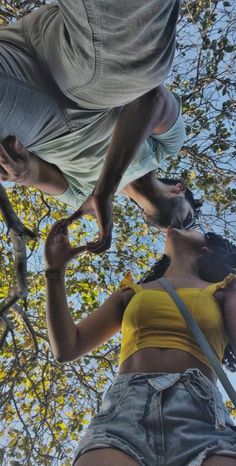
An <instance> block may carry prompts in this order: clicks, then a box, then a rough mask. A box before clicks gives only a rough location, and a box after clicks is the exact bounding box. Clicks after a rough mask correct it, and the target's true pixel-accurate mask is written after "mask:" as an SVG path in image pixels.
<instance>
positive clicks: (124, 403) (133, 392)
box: [72, 369, 236, 466]
mask: <svg viewBox="0 0 236 466" xmlns="http://www.w3.org/2000/svg"><path fill="white" fill-rule="evenodd" d="M108 447H110V448H111V447H114V448H118V449H120V450H122V451H123V452H124V453H127V454H128V455H130V457H132V458H133V459H134V460H136V461H137V463H138V464H139V465H140V466H200V465H202V463H203V461H204V459H205V458H208V457H209V456H211V455H218V456H229V457H233V458H236V427H235V425H234V423H233V421H232V420H231V418H230V416H229V413H228V411H227V409H226V408H225V406H224V404H223V401H222V397H221V394H220V392H219V390H218V388H217V387H216V386H215V385H213V384H212V382H210V381H209V379H208V378H207V377H205V376H204V375H203V374H202V373H201V372H200V371H199V370H198V369H189V370H187V371H186V372H185V373H176V374H175V373H174V374H153V373H150V374H149V373H148V374H124V375H119V376H117V377H116V378H115V380H114V382H113V384H112V385H111V387H110V388H109V389H108V391H107V393H106V395H105V397H104V400H103V403H102V406H101V409H100V411H99V413H98V414H97V415H96V416H95V417H94V418H93V420H92V422H91V424H90V426H89V427H88V429H87V432H86V433H85V435H84V437H83V438H82V440H81V442H80V444H79V447H78V448H76V450H75V453H74V461H73V463H72V464H73V465H74V464H75V462H76V460H78V458H79V457H80V456H81V455H82V454H83V453H85V452H87V451H89V450H92V449H96V448H108Z"/></svg>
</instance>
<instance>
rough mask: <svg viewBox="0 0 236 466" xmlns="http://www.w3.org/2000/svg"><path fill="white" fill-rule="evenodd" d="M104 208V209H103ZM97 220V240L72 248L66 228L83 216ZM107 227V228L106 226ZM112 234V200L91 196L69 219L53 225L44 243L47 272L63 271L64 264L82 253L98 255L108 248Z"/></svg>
mask: <svg viewBox="0 0 236 466" xmlns="http://www.w3.org/2000/svg"><path fill="white" fill-rule="evenodd" d="M104 207H105V208H104ZM86 214H90V215H93V216H94V217H96V218H97V221H98V226H99V233H98V240H97V241H94V242H91V243H88V244H85V245H83V246H78V247H72V246H71V245H70V241H69V236H68V226H69V225H70V224H71V223H72V222H73V221H74V220H76V219H78V218H80V217H82V216H83V215H86ZM107 225H108V226H107ZM111 234H112V199H110V200H108V201H107V199H105V202H104V199H103V198H102V196H100V197H99V196H96V195H94V194H92V195H91V196H89V197H88V198H87V199H86V201H85V202H84V203H83V204H82V206H81V207H80V208H79V209H78V210H77V211H76V212H75V213H74V214H72V215H71V216H70V217H68V218H65V219H62V220H60V221H59V222H57V223H55V224H54V225H53V226H52V228H51V231H50V232H49V235H48V237H47V239H46V243H45V266H46V269H47V270H52V271H54V270H55V271H56V270H61V269H65V267H66V264H67V263H68V262H70V261H71V260H72V259H73V258H74V257H76V256H78V255H79V254H81V253H83V252H93V253H100V252H103V251H105V250H106V249H108V248H109V247H110V244H111Z"/></svg>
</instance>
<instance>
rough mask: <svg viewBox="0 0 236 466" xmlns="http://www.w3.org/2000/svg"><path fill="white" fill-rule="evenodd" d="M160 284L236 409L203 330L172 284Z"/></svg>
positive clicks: (164, 281) (235, 395)
mask: <svg viewBox="0 0 236 466" xmlns="http://www.w3.org/2000/svg"><path fill="white" fill-rule="evenodd" d="M158 281H159V283H160V284H161V285H162V287H163V288H164V289H165V290H166V291H168V293H169V295H170V296H171V298H172V299H173V301H174V302H175V304H176V306H177V307H178V308H179V310H180V312H181V314H182V315H183V317H184V318H185V320H186V322H187V324H188V326H189V327H190V329H191V331H192V333H193V335H194V337H195V338H196V340H197V342H198V344H199V346H200V348H201V349H202V350H203V352H204V353H205V355H206V356H207V357H208V359H209V361H210V363H211V366H212V368H213V369H214V371H215V373H216V375H217V377H218V378H219V380H220V382H221V383H222V385H223V387H224V389H225V391H226V393H227V395H228V396H229V398H230V399H231V401H232V403H233V405H234V406H235V408H236V392H235V390H234V388H233V386H232V385H231V383H230V381H229V379H228V377H227V375H226V374H225V372H224V370H223V369H222V367H221V365H220V363H219V361H218V359H217V357H216V355H215V353H214V351H213V350H212V348H211V346H210V345H209V343H208V341H207V339H206V338H205V336H204V335H203V333H202V331H201V329H200V328H199V326H198V324H197V322H196V321H195V320H194V319H193V317H192V315H191V313H190V312H189V310H188V308H187V306H186V305H185V303H184V302H183V300H182V299H181V298H180V296H179V295H178V294H177V293H176V291H175V290H174V288H173V287H172V285H171V284H170V282H169V281H168V280H167V279H166V278H164V277H162V278H159V279H158Z"/></svg>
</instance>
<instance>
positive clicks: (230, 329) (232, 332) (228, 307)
mask: <svg viewBox="0 0 236 466" xmlns="http://www.w3.org/2000/svg"><path fill="white" fill-rule="evenodd" d="M223 311H224V321H225V328H226V332H227V334H228V337H229V340H230V343H231V345H232V348H233V350H234V353H235V355H236V279H234V280H232V281H231V282H230V283H229V285H228V286H227V288H226V289H225V290H224V304H223Z"/></svg>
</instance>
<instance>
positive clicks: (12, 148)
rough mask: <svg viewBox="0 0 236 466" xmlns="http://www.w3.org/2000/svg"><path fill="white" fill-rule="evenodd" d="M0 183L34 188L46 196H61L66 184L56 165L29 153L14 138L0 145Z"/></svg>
mask: <svg viewBox="0 0 236 466" xmlns="http://www.w3.org/2000/svg"><path fill="white" fill-rule="evenodd" d="M0 181H12V182H15V183H18V184H20V185H23V186H35V187H36V188H38V189H40V190H41V191H43V192H45V193H47V194H55V195H56V194H62V193H64V192H65V191H66V189H67V188H68V184H67V181H66V179H65V178H64V176H63V175H62V173H61V171H60V170H59V168H57V167H56V165H53V164H51V163H48V162H45V161H44V160H42V159H40V158H39V157H37V156H36V155H35V154H33V153H31V152H29V151H28V150H27V149H26V148H25V147H24V146H23V145H22V144H21V143H20V142H19V141H17V140H16V138H15V137H9V138H8V140H7V141H5V142H4V141H3V142H2V144H0Z"/></svg>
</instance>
